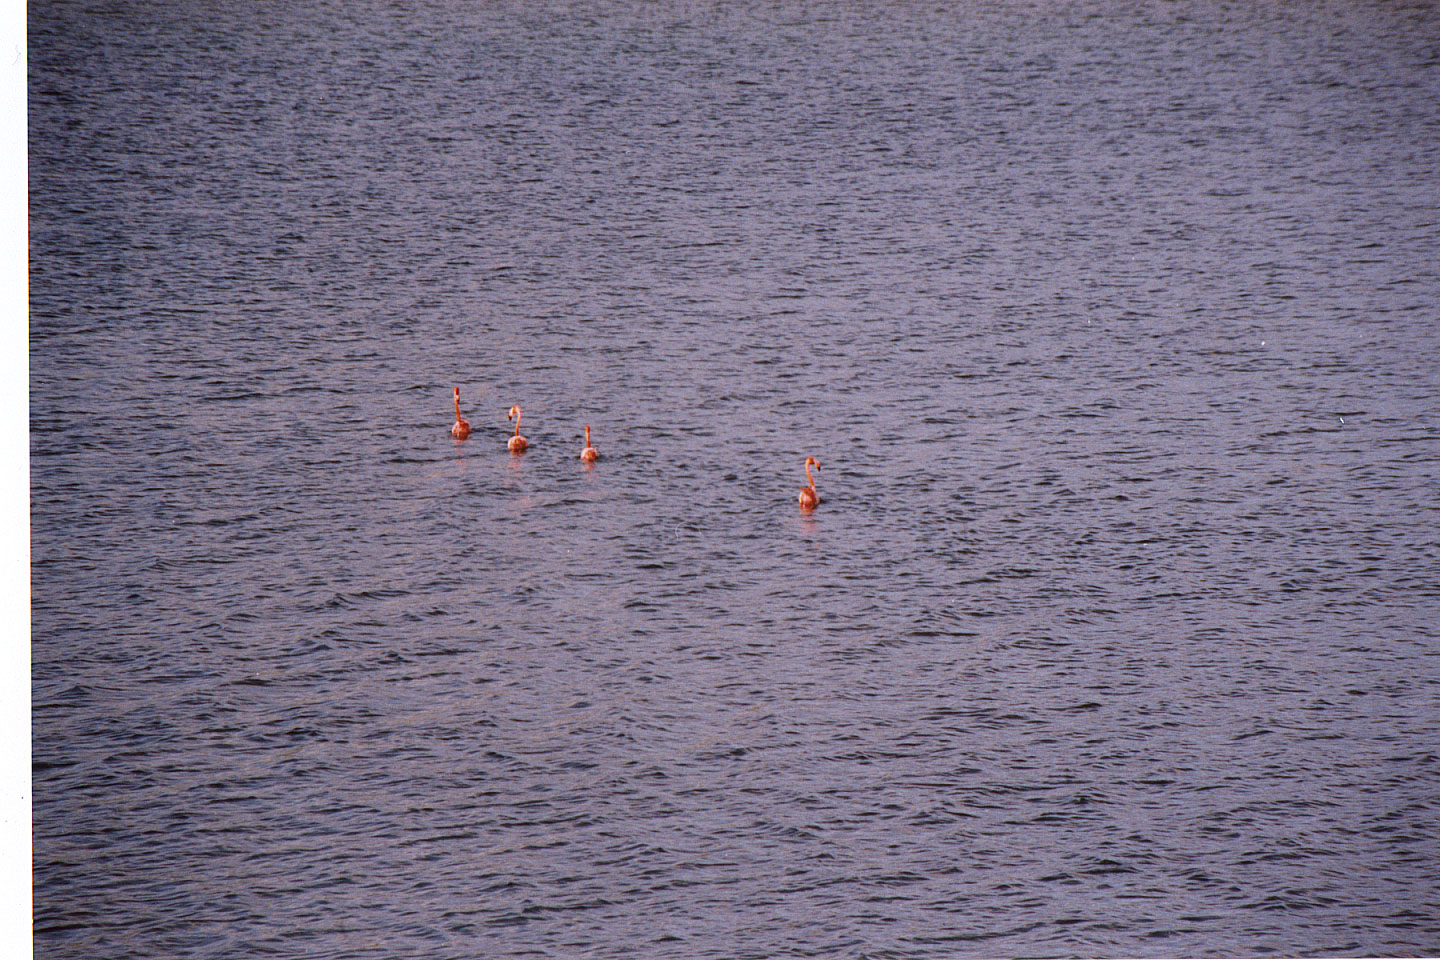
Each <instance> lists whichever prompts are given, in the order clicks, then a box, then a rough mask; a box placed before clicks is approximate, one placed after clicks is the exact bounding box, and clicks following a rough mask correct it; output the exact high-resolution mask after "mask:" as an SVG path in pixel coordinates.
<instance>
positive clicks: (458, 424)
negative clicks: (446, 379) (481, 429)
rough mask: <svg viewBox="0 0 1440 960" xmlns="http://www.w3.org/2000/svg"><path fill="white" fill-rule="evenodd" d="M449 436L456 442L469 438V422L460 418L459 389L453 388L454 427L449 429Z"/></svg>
mask: <svg viewBox="0 0 1440 960" xmlns="http://www.w3.org/2000/svg"><path fill="white" fill-rule="evenodd" d="M450 436H452V437H454V438H455V439H456V440H464V439H465V438H466V437H468V436H470V421H469V420H466V419H465V418H464V417H462V416H460V388H459V387H456V388H455V426H453V427H451V428H450Z"/></svg>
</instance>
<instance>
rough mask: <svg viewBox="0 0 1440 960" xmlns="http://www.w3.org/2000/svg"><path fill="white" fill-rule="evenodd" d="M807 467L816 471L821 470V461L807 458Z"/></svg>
mask: <svg viewBox="0 0 1440 960" xmlns="http://www.w3.org/2000/svg"><path fill="white" fill-rule="evenodd" d="M805 466H807V467H814V468H815V469H816V470H819V469H820V461H819V460H816V459H815V458H814V457H806V458H805Z"/></svg>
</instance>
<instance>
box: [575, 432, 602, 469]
mask: <svg viewBox="0 0 1440 960" xmlns="http://www.w3.org/2000/svg"><path fill="white" fill-rule="evenodd" d="M580 459H581V460H584V461H585V462H586V463H594V462H595V461H596V460H599V459H600V451H599V450H596V449H595V448H594V447H592V446H590V424H588V423H587V424H585V449H584V450H581V451H580Z"/></svg>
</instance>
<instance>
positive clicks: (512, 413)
mask: <svg viewBox="0 0 1440 960" xmlns="http://www.w3.org/2000/svg"><path fill="white" fill-rule="evenodd" d="M519 416H520V408H519V407H511V408H510V415H509V416H508V417H506V418H505V419H506V420H514V419H516V418H517V417H519Z"/></svg>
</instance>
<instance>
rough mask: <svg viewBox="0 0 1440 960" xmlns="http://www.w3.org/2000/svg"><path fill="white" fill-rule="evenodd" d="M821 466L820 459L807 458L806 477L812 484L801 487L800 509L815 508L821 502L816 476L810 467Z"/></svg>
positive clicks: (817, 467)
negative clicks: (813, 475) (816, 490)
mask: <svg viewBox="0 0 1440 960" xmlns="http://www.w3.org/2000/svg"><path fill="white" fill-rule="evenodd" d="M811 467H815V468H816V469H817V470H818V469H819V468H820V461H819V460H816V459H815V458H814V457H806V458H805V479H806V480H809V481H810V486H808V487H801V488H800V509H801V510H814V509H815V507H816V506H817V505H818V504H819V503H820V496H819V495H818V494H817V493H816V492H815V478H814V477H812V476H810V468H811Z"/></svg>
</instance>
